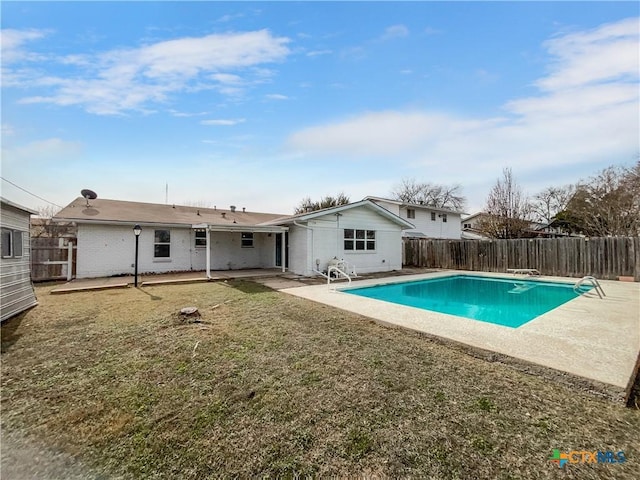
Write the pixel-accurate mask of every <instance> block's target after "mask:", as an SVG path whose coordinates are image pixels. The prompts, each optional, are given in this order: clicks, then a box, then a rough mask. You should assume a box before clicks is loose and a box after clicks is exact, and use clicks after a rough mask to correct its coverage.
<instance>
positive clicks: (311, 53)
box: [307, 50, 333, 57]
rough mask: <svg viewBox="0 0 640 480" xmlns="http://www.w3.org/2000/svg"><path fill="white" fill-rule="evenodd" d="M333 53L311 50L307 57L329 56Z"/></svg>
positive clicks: (330, 51)
mask: <svg viewBox="0 0 640 480" xmlns="http://www.w3.org/2000/svg"><path fill="white" fill-rule="evenodd" d="M332 53H333V50H312V51H310V52H307V57H319V56H321V55H330V54H332Z"/></svg>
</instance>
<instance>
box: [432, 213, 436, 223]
mask: <svg viewBox="0 0 640 480" xmlns="http://www.w3.org/2000/svg"><path fill="white" fill-rule="evenodd" d="M431 221H432V222H435V221H436V212H431Z"/></svg>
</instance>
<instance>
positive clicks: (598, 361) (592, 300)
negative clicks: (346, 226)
mask: <svg viewBox="0 0 640 480" xmlns="http://www.w3.org/2000/svg"><path fill="white" fill-rule="evenodd" d="M453 274H463V275H475V276H485V277H501V278H505V277H508V278H513V279H514V280H516V281H518V280H527V279H529V277H526V276H523V275H512V274H495V273H483V272H468V271H445V272H437V273H429V274H421V275H409V276H405V277H395V278H386V279H373V280H363V281H354V282H352V284H351V287H364V286H369V285H379V284H383V283H397V282H408V281H414V280H423V279H431V278H438V277H443V276H450V275H453ZM536 278H537V279H539V280H543V281H550V282H562V283H570V284H573V283H575V282H576V281H577V279H571V278H560V277H546V276H545V277H542V278H540V277H536ZM600 284H601V285H602V288H603V290H604V292H605V294H606V297H605V298H603V299H600V298H598V296H597V295H596V294H595V293H593V294H591V293H589V294H587V295H583V296H581V297H578V298H576V299H574V300H571V301H569V302H567V303H565V304H563V305H561V306H560V307H558V308H555V309H553V310H551V311H549V312H547V313H545V314H543V315H540V316H539V317H537V318H535V319H533V320H531V321H530V322H528V323H526V324H524V325H522V326H521V327H518V328H510V327H504V326H501V325H494V324H491V323H486V322H481V321H478V320H471V319H467V318H463V317H457V316H453V315H447V314H443V313H437V312H432V311H428V310H422V309H419V308H414V307H407V306H403V305H397V304H393V303H389V302H383V301H380V300H375V299H370V298H365V297H361V296H357V295H352V294H349V293H345V292H342V291H340V290H341V289H343V288H346V284H344V283H336V284H333V285H337V286H338V288H337V290H336V291H330V290H329V288H328V287H327V285H326V284H325V285H313V286H304V287H296V288H288V289H284V290H282V291H284V292H286V293H289V294H291V295H295V296H298V297H302V298H306V299H308V300H312V301H316V302H319V303H323V304H326V305H331V306H334V307H337V308H341V309H343V310H348V311H350V312H354V313H358V314H361V315H364V316H366V317H369V318H372V319H374V320H376V321H378V322H381V323H384V324H387V325H392V326H399V327H403V328H407V329H411V330H415V331H418V332H422V333H425V334H428V335H430V336H434V337H437V338H441V339H444V340H449V341H454V342H456V343H460V344H464V345H467V346H470V347H473V348H475V349H481V350H485V351H490V352H496V353H498V354H501V355H505V356H507V357H511V358H515V359H518V360H523V361H524V362H528V363H532V364H535V365H541V366H543V367H546V368H550V369H554V370H557V371H559V372H566V373H568V374H570V375H573V376H577V377H581V378H583V379H587V380H589V381H592V382H597V383H598V384H604V386H605V388H606V389H607V390H608V391H609V393H611V392H613V394H614V396H615V395H620V396H624V395H625V394H626V393H628V390H629V389H630V387H631V383H630V382H632V381H633V379H632V378H631V377H632V375H633V374H634V372H635V368H636V363H637V362H638V355H639V352H640V284H638V283H628V282H616V281H607V280H601V281H600ZM333 285H332V286H333ZM610 387H613V388H610Z"/></svg>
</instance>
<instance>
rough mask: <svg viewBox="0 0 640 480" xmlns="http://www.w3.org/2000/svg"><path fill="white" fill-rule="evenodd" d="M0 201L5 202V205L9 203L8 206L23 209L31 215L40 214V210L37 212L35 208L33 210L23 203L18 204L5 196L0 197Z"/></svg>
mask: <svg viewBox="0 0 640 480" xmlns="http://www.w3.org/2000/svg"><path fill="white" fill-rule="evenodd" d="M0 201H1V202H2V203H4V204H5V205H8V206H10V207H13V208H17V209H18V210H22V211H23V212H25V213H29V214H31V215H37V214H38V212H36V211H35V210H32V209H30V208H27V207H23V206H22V205H18V204H17V203H14V202H12V201H11V200H7V199H6V198H4V197H0Z"/></svg>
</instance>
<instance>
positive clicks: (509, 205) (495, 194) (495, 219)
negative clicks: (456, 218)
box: [478, 168, 531, 238]
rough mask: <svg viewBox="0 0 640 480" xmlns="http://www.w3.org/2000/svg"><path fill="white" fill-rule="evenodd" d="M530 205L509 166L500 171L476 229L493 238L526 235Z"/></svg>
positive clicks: (528, 225)
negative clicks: (500, 176) (500, 175)
mask: <svg viewBox="0 0 640 480" xmlns="http://www.w3.org/2000/svg"><path fill="white" fill-rule="evenodd" d="M530 211H531V206H530V204H529V201H528V199H527V198H526V196H524V195H523V193H522V190H521V189H520V187H519V186H518V184H517V183H516V180H515V179H514V177H513V173H512V172H511V169H510V168H505V169H504V170H503V171H502V178H499V179H498V180H497V182H496V184H495V185H494V186H493V188H492V189H491V191H490V192H489V196H488V197H487V204H486V207H485V209H484V213H485V215H483V216H482V218H481V219H480V221H479V222H478V229H479V230H480V231H481V232H483V233H485V234H487V235H488V236H490V237H493V238H521V237H523V236H526V232H527V230H529V227H530V224H531V221H530V220H529V214H530Z"/></svg>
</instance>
